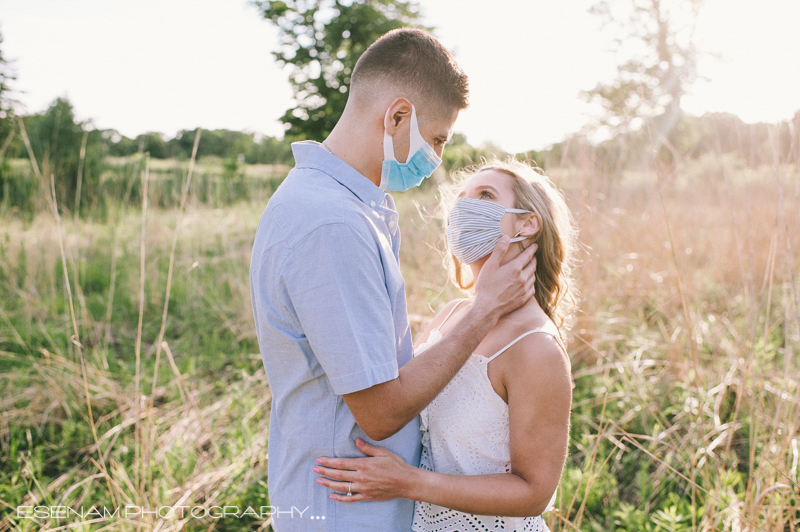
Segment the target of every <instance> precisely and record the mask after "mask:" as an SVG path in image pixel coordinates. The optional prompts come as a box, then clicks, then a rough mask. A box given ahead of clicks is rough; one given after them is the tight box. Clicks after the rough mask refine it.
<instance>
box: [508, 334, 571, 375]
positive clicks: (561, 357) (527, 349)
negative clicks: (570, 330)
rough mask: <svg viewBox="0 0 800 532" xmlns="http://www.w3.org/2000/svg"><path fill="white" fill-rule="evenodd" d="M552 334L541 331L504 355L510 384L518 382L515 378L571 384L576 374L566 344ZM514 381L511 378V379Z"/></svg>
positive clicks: (521, 341)
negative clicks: (564, 345) (562, 381)
mask: <svg viewBox="0 0 800 532" xmlns="http://www.w3.org/2000/svg"><path fill="white" fill-rule="evenodd" d="M555 334H558V333H557V331H556V330H555V327H553V331H552V334H551V333H550V332H549V331H538V332H535V333H532V334H528V335H526V336H524V337H522V338H521V339H520V340H518V341H517V342H516V343H515V344H514V345H512V346H511V347H509V348H508V350H507V352H506V353H505V354H504V355H503V357H505V359H506V360H505V364H504V367H505V369H506V371H504V373H505V374H506V377H507V378H506V379H504V380H506V381H513V380H516V379H515V378H514V377H518V378H520V379H524V380H525V381H527V382H531V379H535V380H536V381H541V380H548V379H559V378H565V379H567V381H569V382H571V379H572V371H571V364H570V360H569V355H568V354H567V352H566V351H565V349H564V347H563V344H562V342H561V341H560V339H558V338H557V337H556V336H554V335H555ZM509 377H510V378H509Z"/></svg>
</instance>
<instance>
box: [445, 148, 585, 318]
mask: <svg viewBox="0 0 800 532" xmlns="http://www.w3.org/2000/svg"><path fill="white" fill-rule="evenodd" d="M484 170H495V171H497V172H502V173H504V174H506V175H508V176H509V177H511V178H512V179H513V185H512V191H513V193H514V198H515V204H514V208H516V209H524V210H529V211H533V212H534V215H535V216H536V217H537V218H538V219H539V230H538V231H537V232H536V234H534V235H533V236H532V237H531V238H530V239H529V240H523V241H522V243H523V244H525V247H527V246H529V245H531V244H532V243H536V244H538V246H539V249H537V250H536V294H535V297H536V301H537V302H538V303H539V306H540V307H541V308H542V310H544V312H545V313H546V314H547V316H548V317H549V318H550V319H551V320H553V323H555V324H556V326H557V327H559V329H560V328H561V327H562V326H563V325H564V322H565V318H566V316H567V314H568V312H569V310H570V309H571V308H572V307H573V306H574V304H575V300H576V299H575V298H576V291H575V288H574V286H573V285H574V283H573V278H572V274H573V267H574V257H575V248H576V245H577V229H576V226H575V222H574V220H573V218H572V215H571V213H570V211H569V208H568V207H567V204H566V202H565V201H564V196H563V194H562V193H561V192H560V191H559V190H558V189H557V188H556V187H555V185H553V183H552V182H551V181H550V178H548V177H547V176H545V175H543V174H541V173H539V172H537V171H536V170H535V169H534V168H533V167H532V166H530V165H528V164H526V163H523V162H520V161H517V160H516V159H514V158H513V157H510V158H508V159H507V160H505V161H501V160H497V159H495V160H491V161H484V162H483V163H481V164H478V165H476V166H471V167H469V168H465V169H463V170H460V171H459V172H457V173H456V175H455V180H454V181H453V182H452V183H451V184H447V185H444V186H443V187H442V188H441V189H440V190H441V203H440V214H441V216H442V221H443V226H444V227H445V229H446V228H447V215H448V214H449V213H450V210H451V209H452V208H453V205H454V204H455V201H456V199H457V197H458V194H459V193H460V192H461V190H462V189H463V187H464V183H465V182H466V180H467V179H469V178H471V177H472V176H474V175H475V174H477V173H479V172H482V171H484ZM515 216H518V217H520V218H524V217H525V216H528V214H515ZM449 260H450V261H451V262H452V264H453V266H454V269H453V270H452V273H453V276H452V280H453V281H454V282H455V284H456V286H458V287H459V288H461V289H462V290H465V291H468V290H470V289H471V288H474V285H475V280H474V279H470V280H469V281H468V282H467V281H465V280H464V274H463V264H462V263H461V262H460V261H459V260H458V259H457V258H456V257H455V256H454V255H453V254H452V253H449Z"/></svg>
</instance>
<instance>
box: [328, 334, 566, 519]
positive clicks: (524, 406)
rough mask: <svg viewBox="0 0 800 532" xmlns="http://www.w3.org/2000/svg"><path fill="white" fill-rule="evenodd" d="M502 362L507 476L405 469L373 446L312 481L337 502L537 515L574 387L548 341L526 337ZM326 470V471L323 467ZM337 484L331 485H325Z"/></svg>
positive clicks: (553, 473) (561, 458) (552, 476)
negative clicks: (401, 501) (400, 501)
mask: <svg viewBox="0 0 800 532" xmlns="http://www.w3.org/2000/svg"><path fill="white" fill-rule="evenodd" d="M502 356H504V357H508V358H507V359H506V360H504V362H505V364H504V366H505V367H508V368H512V369H513V371H507V372H505V375H504V379H503V380H504V382H505V386H506V389H507V391H508V406H509V425H510V441H509V445H510V452H511V473H496V474H490V475H448V474H442V473H432V472H429V471H424V470H421V469H417V468H415V467H412V466H409V465H408V464H406V463H405V462H403V461H402V459H400V458H399V457H398V456H397V455H395V454H394V453H391V452H390V451H388V450H386V449H384V448H382V447H377V446H374V445H362V444H361V443H358V442H357V444H358V447H359V449H361V450H362V452H364V453H365V454H367V455H369V456H370V457H368V458H320V459H318V460H317V462H318V463H319V464H321V465H320V466H317V467H315V468H314V470H315V472H318V473H320V474H322V475H324V476H325V477H328V478H319V479H317V482H318V483H320V484H322V485H323V486H327V487H329V488H331V489H333V490H335V491H340V492H347V489H348V486H349V485H348V482H352V485H351V486H352V491H353V492H354V495H352V496H349V497H348V496H346V495H340V494H336V493H334V494H332V495H331V498H333V499H335V500H337V501H341V502H358V501H365V500H389V499H393V498H397V497H404V498H407V499H412V500H420V501H427V502H430V503H433V504H438V505H440V506H444V507H446V508H452V509H454V510H459V511H462V512H467V513H472V514H477V515H507V516H532V515H540V514H541V513H542V512H543V511H544V510H545V509H546V506H547V503H548V502H549V501H550V498H551V497H552V495H553V492H554V491H555V489H556V487H557V486H558V481H559V479H560V477H561V470H562V468H563V466H564V462H565V461H566V453H567V444H568V442H569V411H570V407H571V403H572V381H571V377H570V368H569V361H568V359H567V357H566V354H564V353H563V352H562V351H561V349H560V348H559V347H558V343H557V342H556V341H555V340H554V339H553V338H552V337H550V336H548V335H544V334H533V335H529V336H526V337H525V338H523V339H522V340H520V341H519V342H517V343H516V344H514V346H512V347H511V348H509V350H508V351H507V352H506V353H504V354H503V355H502ZM323 466H325V467H323ZM329 479H334V480H329Z"/></svg>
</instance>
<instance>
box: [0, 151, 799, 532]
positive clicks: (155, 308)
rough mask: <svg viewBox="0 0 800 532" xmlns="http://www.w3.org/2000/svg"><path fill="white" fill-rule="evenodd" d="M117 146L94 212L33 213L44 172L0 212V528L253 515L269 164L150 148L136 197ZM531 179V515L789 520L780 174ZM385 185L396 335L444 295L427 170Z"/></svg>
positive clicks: (132, 174)
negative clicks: (567, 286) (551, 329)
mask: <svg viewBox="0 0 800 532" xmlns="http://www.w3.org/2000/svg"><path fill="white" fill-rule="evenodd" d="M137 157H138V156H134V157H132V158H127V159H120V160H116V161H113V163H114V164H113V165H112V166H113V168H114V172H116V173H113V172H112V174H110V175H109V177H108V180H107V181H108V183H111V184H113V183H117V185H114V186H111V184H110V185H109V187H108V188H107V189H106V190H107V191H106V193H105V194H106V195H107V196H108V197H109V198H113V201H112V200H108V201H104V202H101V204H98V207H97V215H90V216H81V217H79V218H76V217H73V216H65V215H63V214H62V216H61V217H60V218H59V219H56V217H55V216H54V215H53V212H52V210H50V209H49V208H48V204H47V201H46V197H47V195H46V190H47V187H48V186H49V180H46V179H45V180H44V181H42V182H41V183H39V185H34V186H39V188H40V192H39V195H38V198H39V199H38V200H37V202H36V203H35V205H34V206H33V207H32V209H33V210H32V212H33V214H32V215H31V216H23V215H21V214H20V213H18V212H15V211H14V210H13V209H10V208H8V207H6V208H4V209H2V211H0V212H2V217H0V367H1V368H2V373H0V402H1V404H2V406H0V412H2V415H1V416H0V505H2V506H3V510H2V512H3V513H2V515H4V517H3V519H2V522H1V523H0V530H12V529H13V530H54V529H57V528H58V527H65V526H66V525H67V524H68V523H77V522H79V521H81V519H79V518H77V517H75V516H70V518H69V519H51V518H49V517H52V516H42V515H39V516H38V517H37V516H36V515H34V514H31V515H30V518H20V517H19V516H18V515H17V513H16V512H15V511H14V510H15V509H16V508H17V507H19V506H47V507H54V506H67V507H70V508H74V509H80V508H81V506H83V507H84V509H86V510H89V508H90V507H92V506H96V507H99V508H102V507H103V506H105V507H107V508H109V509H113V508H115V507H120V508H122V510H121V511H122V512H124V507H125V505H134V506H141V507H146V508H149V509H153V508H156V507H159V506H163V507H167V506H169V507H178V506H187V507H193V506H204V507H206V508H208V507H211V506H214V505H218V506H231V507H238V508H239V509H244V508H246V507H248V506H249V507H252V508H255V509H258V508H259V507H261V506H268V505H269V495H268V493H267V469H266V466H267V460H268V449H267V436H268V432H269V424H268V421H269V408H270V393H269V387H268V385H267V382H266V378H265V374H264V370H263V366H262V362H261V358H260V355H259V354H258V346H257V343H256V339H255V332H254V325H253V321H252V314H251V307H250V292H249V283H248V269H249V261H250V252H251V247H252V242H253V238H254V234H255V228H256V225H257V223H258V218H259V216H260V214H261V211H262V209H263V208H264V205H265V204H266V202H267V201H268V197H269V194H270V192H271V191H272V190H274V185H276V183H277V182H279V178H276V176H280V175H281V172H282V171H285V169H281V168H246V169H245V170H244V171H243V172H242V173H241V175H239V174H237V175H239V177H237V178H235V179H236V180H237V181H235V183H238V184H237V185H236V187H238V188H234V186H233V185H232V184H231V181H230V179H233V178H230V176H229V177H227V178H226V177H224V176H223V173H224V169H223V168H222V167H221V166H220V165H219V164H218V162H215V161H202V160H201V161H200V163H199V164H198V165H197V168H196V169H195V171H194V172H195V173H194V176H193V179H194V181H193V182H192V183H191V184H190V185H189V186H188V187H186V188H185V189H184V188H183V183H185V179H186V176H187V173H188V167H189V163H188V162H183V163H178V162H175V161H167V162H163V161H162V162H158V164H156V162H155V161H153V162H151V163H150V165H149V167H148V169H149V180H148V182H147V186H148V189H147V190H148V198H149V201H150V203H149V205H147V208H146V209H144V208H143V205H142V202H141V197H142V193H143V192H144V185H143V181H142V179H143V178H142V175H143V173H144V169H145V167H147V166H148V163H147V162H146V161H145V160H144V158H141V159H140V160H137ZM588 160H590V159H589V158H587V161H588ZM12 162H13V163H14V164H17V163H19V166H20V168H21V167H22V165H23V162H22V161H12ZM25 164H27V162H25ZM159 165H161V167H159ZM166 167H169V168H171V169H172V170H170V171H171V172H172V173H171V174H167V173H162V174H159V170H160V169H161V170H164V172H166V170H165V168H166ZM20 171H22V170H20ZM550 174H551V176H552V177H553V179H554V181H555V182H556V184H557V185H558V186H559V187H560V188H562V189H563V190H564V191H565V194H566V196H567V198H568V203H569V205H570V207H571V209H572V211H573V213H574V215H575V217H576V219H577V220H578V222H579V226H580V241H581V243H582V251H581V256H580V260H581V263H580V265H579V268H578V288H579V290H580V292H581V299H580V302H579V307H578V309H577V310H576V311H575V314H574V318H573V322H574V323H573V325H572V329H571V332H570V335H569V351H570V356H571V359H572V371H573V378H574V382H575V388H574V390H573V393H574V400H573V409H572V412H573V414H572V427H571V443H570V449H569V458H568V462H567V466H566V469H565V471H564V474H563V477H562V482H561V487H560V488H559V492H558V501H557V504H556V507H557V508H558V510H557V511H556V512H550V513H548V514H545V517H546V520H547V522H548V525H549V526H550V528H551V529H552V530H585V531H595V530H596V531H606V530H624V531H682V530H730V531H744V530H768V531H795V530H798V529H800V487H799V486H798V468H799V466H798V454H800V449H798V447H799V442H798V439H800V437H799V436H798V430H800V386H798V380H799V379H798V375H800V372H799V371H798V368H799V365H798V362H799V361H800V231H798V229H800V217H799V215H798V210H800V172H798V168H797V166H796V165H794V164H789V165H785V164H774V165H761V166H757V167H750V166H749V165H748V164H747V163H746V162H743V161H742V160H740V159H739V158H737V157H732V156H728V155H725V156H719V155H706V156H703V157H701V158H699V159H695V160H690V161H688V162H687V163H686V164H685V165H684V166H682V167H679V168H678V169H677V171H676V172H675V173H673V174H670V175H668V176H667V175H661V176H657V175H655V174H654V173H651V172H627V173H625V174H624V175H621V176H616V177H615V178H614V179H609V178H608V177H603V176H602V175H601V174H600V173H598V172H597V171H596V170H595V168H594V166H593V165H591V164H589V163H586V164H583V165H573V166H570V165H567V166H564V167H561V168H555V169H553V170H552V171H551V172H550ZM167 175H171V176H173V177H174V179H173V181H170V182H169V183H167V180H168V177H167ZM115 176H116V177H115ZM175 176H177V177H175ZM29 179H35V178H34V177H33V176H32V174H31V175H29ZM114 179H116V180H117V181H114ZM169 179H172V178H169ZM226 179H227V181H226ZM276 179H277V180H278V181H277V182H276ZM34 183H35V181H34ZM126 183H127V184H128V186H127V188H126V185H125V184H126ZM126 190H127V193H126ZM183 190H185V191H186V194H185V195H184V196H182V191H183ZM232 190H235V191H237V192H235V193H233V192H231V191H232ZM393 195H394V197H395V199H396V201H397V205H398V210H399V212H400V227H401V230H402V235H403V236H402V246H401V261H402V267H403V272H404V276H405V279H406V289H407V297H408V307H409V314H410V318H411V322H412V329H413V333H414V335H415V337H416V335H417V334H419V332H421V330H422V327H423V326H424V324H425V322H426V320H428V319H430V318H431V317H432V316H433V314H434V312H435V311H436V310H438V309H439V308H441V307H442V306H443V305H444V304H445V303H447V302H448V301H449V300H450V299H452V298H454V297H463V294H461V293H460V292H459V291H458V290H457V289H456V288H454V286H453V285H452V284H450V283H449V281H448V274H447V271H446V269H445V266H444V260H443V259H444V253H443V250H444V242H443V239H442V231H441V225H440V224H439V222H438V221H437V220H436V219H435V218H432V217H431V213H432V212H433V210H434V208H435V206H436V200H437V198H436V188H435V182H433V181H432V180H431V182H430V183H427V184H426V186H425V187H422V188H421V189H415V190H412V191H410V192H407V193H403V194H400V193H394V194H393ZM120 198H123V199H120ZM183 200H185V201H183ZM34 207H35V208H34ZM101 207H102V208H101ZM142 266H143V269H142ZM166 511H167V510H165V512H166ZM187 511H188V510H187ZM134 512H135V510H134ZM83 521H84V522H85V524H83V525H72V526H70V528H69V529H70V530H134V529H137V527H138V524H139V523H142V527H141V528H143V529H146V530H150V529H153V530H158V531H162V532H165V531H171V530H179V529H185V530H198V531H199V530H206V531H208V530H220V531H222V530H244V529H249V530H268V529H269V527H270V523H271V518H270V517H265V518H261V517H258V516H253V515H246V516H240V517H239V518H237V517H233V516H228V517H226V518H214V516H213V515H206V516H200V517H193V516H191V515H188V514H187V515H184V516H183V518H181V516H180V515H169V514H166V515H161V516H159V515H154V514H147V515H144V516H139V515H135V513H131V514H130V515H129V516H128V517H127V518H126V517H125V516H124V515H117V516H114V517H113V518H108V517H104V516H103V515H102V510H101V511H100V514H92V513H90V514H89V515H87V516H85V519H84V520H83ZM64 529H66V528H64Z"/></svg>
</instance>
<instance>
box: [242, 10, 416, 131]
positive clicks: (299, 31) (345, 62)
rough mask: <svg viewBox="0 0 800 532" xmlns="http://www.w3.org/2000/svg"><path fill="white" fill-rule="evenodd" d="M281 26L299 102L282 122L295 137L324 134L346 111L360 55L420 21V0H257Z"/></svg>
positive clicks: (283, 53)
mask: <svg viewBox="0 0 800 532" xmlns="http://www.w3.org/2000/svg"><path fill="white" fill-rule="evenodd" d="M253 4H254V5H255V6H256V7H257V8H258V9H259V12H260V13H261V15H262V16H263V17H264V18H266V19H267V20H270V21H271V22H272V23H273V24H275V25H276V26H277V27H278V29H279V32H280V33H279V35H280V49H279V50H278V51H277V52H274V55H275V57H276V59H277V60H278V62H279V63H280V64H281V65H282V66H284V65H292V71H291V73H290V74H289V81H290V83H291V84H292V89H293V91H294V98H295V102H296V106H295V107H294V108H292V109H289V110H287V111H286V113H285V114H284V115H283V117H282V118H281V122H283V123H284V125H285V126H286V127H287V131H286V136H287V138H289V139H293V140H301V139H315V140H323V139H324V138H325V137H326V136H328V134H329V133H330V132H331V130H332V129H333V126H335V125H336V122H337V121H338V120H339V118H340V117H341V116H342V112H343V111H344V106H345V103H346V102H347V91H348V86H349V85H350V74H352V72H353V68H354V67H355V64H356V61H357V60H358V58H359V57H360V56H361V54H362V53H363V52H364V50H366V49H367V47H368V46H369V45H370V44H372V43H373V42H375V40H377V39H378V37H380V36H381V35H383V34H384V33H386V32H387V31H390V30H393V29H395V28H400V27H403V26H414V27H421V26H419V7H418V5H417V4H416V2H415V1H414V0H352V1H350V2H347V1H343V0H263V1H261V0H256V1H254V2H253Z"/></svg>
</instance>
